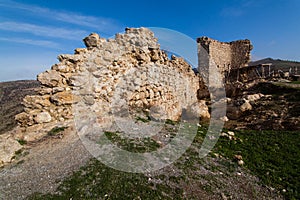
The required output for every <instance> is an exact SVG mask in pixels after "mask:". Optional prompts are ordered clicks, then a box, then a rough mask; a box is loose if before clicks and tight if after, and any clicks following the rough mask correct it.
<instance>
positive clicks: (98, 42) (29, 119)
mask: <svg viewBox="0 0 300 200" xmlns="http://www.w3.org/2000/svg"><path fill="white" fill-rule="evenodd" d="M84 43H85V45H86V47H87V48H80V49H76V50H75V53H74V55H68V54H64V55H59V56H58V60H59V63H57V64H55V65H53V66H52V67H51V69H50V70H47V71H46V72H43V73H41V74H39V75H38V77H37V79H38V81H39V82H40V83H41V84H42V88H41V90H40V91H39V95H33V96H26V97H25V99H24V105H25V110H24V112H22V113H20V114H18V115H17V116H16V120H17V121H18V122H19V130H21V131H20V133H19V134H18V137H19V138H22V139H24V140H27V141H31V140H36V139H39V138H41V137H43V136H44V135H45V134H47V131H49V130H50V129H51V128H53V127H55V126H68V125H70V124H71V123H72V119H74V115H80V114H82V113H92V114H94V115H95V116H96V120H97V122H98V123H99V124H107V123H111V122H112V120H113V117H114V114H115V115H116V114H118V113H122V112H123V110H124V109H125V110H126V109H128V110H129V112H135V111H141V112H149V113H150V114H151V115H152V117H154V118H158V119H172V120H178V119H179V118H180V116H181V113H182V110H183V109H185V110H188V111H190V112H191V113H193V114H194V115H195V116H197V117H203V118H207V117H209V113H208V108H207V106H206V105H205V102H204V101H201V100H198V99H197V91H198V90H199V85H201V84H199V82H200V78H199V76H197V75H195V74H194V72H193V70H192V69H191V66H190V65H189V64H187V63H186V62H185V61H184V60H183V59H182V58H177V57H175V56H172V58H171V59H169V58H168V56H167V55H166V54H165V53H164V52H163V51H162V50H160V49H159V44H158V43H157V39H156V38H155V37H154V34H153V33H152V32H151V31H149V30H148V29H146V28H139V29H133V28H127V29H126V32H125V33H124V34H116V36H115V39H105V38H100V37H99V35H97V34H95V33H92V34H91V35H90V36H88V37H87V38H85V39H84Z"/></svg>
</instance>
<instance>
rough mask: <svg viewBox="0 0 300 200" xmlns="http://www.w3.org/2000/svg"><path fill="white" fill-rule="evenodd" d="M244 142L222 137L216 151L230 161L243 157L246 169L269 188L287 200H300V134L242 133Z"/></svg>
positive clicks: (274, 132)
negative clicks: (236, 157)
mask: <svg viewBox="0 0 300 200" xmlns="http://www.w3.org/2000/svg"><path fill="white" fill-rule="evenodd" d="M236 136H237V137H238V138H240V139H241V140H236V141H234V140H229V139H228V138H226V137H221V138H220V139H219V141H218V143H217V144H216V146H215V148H214V152H215V153H219V154H220V155H222V156H225V157H227V158H229V159H233V157H234V155H236V154H241V155H242V156H243V160H244V161H245V167H246V168H248V169H250V170H251V172H253V173H254V174H255V175H257V176H258V177H259V178H260V179H261V180H262V182H263V183H264V184H265V185H269V186H272V187H274V188H276V189H278V190H280V191H283V190H286V192H282V194H283V195H284V196H285V197H286V198H287V199H300V193H299V192H300V181H299V180H300V168H299V166H300V132H299V131H294V132H289V131H239V132H236Z"/></svg>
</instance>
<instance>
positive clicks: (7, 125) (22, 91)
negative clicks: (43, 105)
mask: <svg viewBox="0 0 300 200" xmlns="http://www.w3.org/2000/svg"><path fill="white" fill-rule="evenodd" d="M39 87H40V83H39V82H38V81H35V80H23V81H10V82H0V134H2V133H4V132H6V131H9V130H11V129H12V128H13V127H15V126H16V125H17V122H16V121H15V119H14V116H15V115H16V114H18V113H20V112H22V111H23V105H22V104H21V102H22V100H23V98H24V97H25V96H26V95H33V94H36V93H37V91H36V90H37V89H38V88H39Z"/></svg>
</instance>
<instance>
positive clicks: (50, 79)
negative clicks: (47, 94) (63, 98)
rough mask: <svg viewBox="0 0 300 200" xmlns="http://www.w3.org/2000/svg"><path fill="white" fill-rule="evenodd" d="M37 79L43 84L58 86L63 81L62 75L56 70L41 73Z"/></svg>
mask: <svg viewBox="0 0 300 200" xmlns="http://www.w3.org/2000/svg"><path fill="white" fill-rule="evenodd" d="M37 79H38V81H39V82H40V83H41V84H42V85H46V86H49V87H56V86H58V85H59V84H60V83H61V82H62V76H61V75H60V74H59V72H57V71H54V70H48V71H46V72H44V73H41V74H39V75H38V77H37Z"/></svg>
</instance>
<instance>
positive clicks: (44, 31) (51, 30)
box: [0, 21, 88, 40]
mask: <svg viewBox="0 0 300 200" xmlns="http://www.w3.org/2000/svg"><path fill="white" fill-rule="evenodd" d="M0 30H5V31H13V32H24V33H31V34H34V35H37V36H44V37H54V38H63V39H69V40H78V38H84V37H85V36H86V35H88V33H87V32H86V31H82V30H72V29H65V28H57V27H51V26H39V25H35V24H28V23H20V22H11V21H9V22H0Z"/></svg>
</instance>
